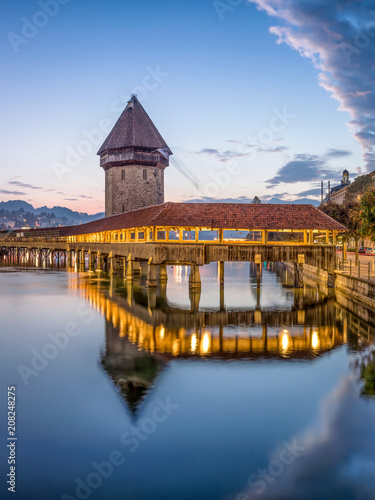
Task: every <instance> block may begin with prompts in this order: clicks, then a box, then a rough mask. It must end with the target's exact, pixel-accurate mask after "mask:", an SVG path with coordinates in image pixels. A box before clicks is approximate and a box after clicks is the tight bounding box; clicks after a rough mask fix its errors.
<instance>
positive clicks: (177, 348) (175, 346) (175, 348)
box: [172, 340, 180, 356]
mask: <svg viewBox="0 0 375 500" xmlns="http://www.w3.org/2000/svg"><path fill="white" fill-rule="evenodd" d="M179 352H180V341H179V340H174V341H173V344H172V354H173V355H174V356H177V354H179Z"/></svg>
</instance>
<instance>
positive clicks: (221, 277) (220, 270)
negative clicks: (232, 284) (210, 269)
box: [219, 261, 224, 286]
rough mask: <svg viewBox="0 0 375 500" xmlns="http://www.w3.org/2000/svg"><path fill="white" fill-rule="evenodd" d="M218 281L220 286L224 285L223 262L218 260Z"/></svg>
mask: <svg viewBox="0 0 375 500" xmlns="http://www.w3.org/2000/svg"><path fill="white" fill-rule="evenodd" d="M219 283H220V286H224V262H223V261H220V262H219Z"/></svg>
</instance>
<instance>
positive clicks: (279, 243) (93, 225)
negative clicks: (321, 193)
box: [2, 202, 345, 288]
mask: <svg viewBox="0 0 375 500" xmlns="http://www.w3.org/2000/svg"><path fill="white" fill-rule="evenodd" d="M344 230H345V228H344V227H343V226H342V225H341V224H339V223H338V222H336V221H335V220H333V219H331V218H330V217H328V216H327V215H325V214H324V213H322V212H321V211H320V210H318V209H317V208H315V207H314V206H312V205H294V204H290V205H272V204H245V203H243V204H242V203H238V204H234V203H171V202H169V203H164V204H161V205H154V206H150V207H146V208H141V209H137V210H132V211H130V212H126V213H123V214H120V215H114V216H111V217H106V218H104V219H100V220H97V221H93V222H89V223H87V224H82V225H78V226H71V227H65V228H56V229H55V230H48V233H46V232H45V230H44V231H43V230H38V229H36V230H28V231H17V232H13V233H12V234H8V235H6V237H4V238H3V241H2V246H3V247H4V246H5V247H6V248H8V249H9V250H11V251H12V252H17V253H19V252H25V251H29V252H39V253H40V252H43V251H44V252H45V251H49V252H53V251H55V252H64V253H66V254H67V255H68V260H70V259H71V258H73V253H74V257H75V259H76V263H78V265H79V266H80V267H82V266H83V267H84V266H85V262H86V255H87V254H88V268H89V270H90V271H93V270H96V271H99V272H100V271H101V270H102V269H103V259H105V260H106V262H108V266H109V270H110V271H111V272H115V270H116V267H119V270H120V272H123V273H124V276H125V278H126V279H128V280H132V277H133V275H134V273H137V272H139V270H140V264H139V263H140V261H147V262H148V281H147V283H148V286H155V285H156V277H157V273H156V266H161V268H160V273H159V277H160V278H161V279H166V272H165V266H166V265H174V264H178V265H189V266H191V274H190V286H191V288H199V287H200V273H199V266H202V265H204V264H208V263H210V262H220V267H221V269H222V272H221V275H222V281H223V280H224V274H223V269H224V262H225V261H231V262H233V261H235V262H255V263H257V264H259V265H260V264H261V263H262V262H287V263H292V264H294V265H295V266H296V275H297V277H298V276H299V274H300V271H301V266H302V265H303V264H307V265H310V266H314V267H316V268H318V269H320V270H323V271H325V272H326V273H327V274H328V275H329V276H333V272H334V269H335V257H336V251H335V245H336V238H337V234H338V232H340V231H344Z"/></svg>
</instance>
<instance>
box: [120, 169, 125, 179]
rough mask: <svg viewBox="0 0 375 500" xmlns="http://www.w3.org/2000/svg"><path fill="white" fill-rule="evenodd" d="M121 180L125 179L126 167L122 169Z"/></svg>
mask: <svg viewBox="0 0 375 500" xmlns="http://www.w3.org/2000/svg"><path fill="white" fill-rule="evenodd" d="M121 180H122V181H124V180H125V169H124V168H123V169H122V170H121Z"/></svg>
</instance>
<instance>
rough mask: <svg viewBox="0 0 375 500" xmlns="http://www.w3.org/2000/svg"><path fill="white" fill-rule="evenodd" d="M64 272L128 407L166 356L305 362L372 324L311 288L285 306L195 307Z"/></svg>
mask: <svg viewBox="0 0 375 500" xmlns="http://www.w3.org/2000/svg"><path fill="white" fill-rule="evenodd" d="M281 272H282V271H281ZM70 276H71V280H70V287H71V288H75V289H77V291H78V294H79V295H80V296H81V297H82V298H84V299H85V300H87V301H88V302H89V303H90V305H91V306H92V307H93V308H94V309H96V310H97V311H98V312H100V313H101V314H102V315H103V316H104V317H105V333H106V348H105V353H104V354H103V356H102V366H103V367H104V369H105V371H106V372H107V373H108V375H109V376H110V377H111V379H112V381H113V383H114V384H115V385H116V386H117V387H118V388H119V390H120V391H121V394H122V396H123V397H124V398H125V400H126V401H127V403H128V405H129V407H130V408H131V409H132V410H136V408H137V405H138V404H139V402H140V401H141V400H142V397H143V396H144V395H145V393H146V392H147V391H148V389H150V387H151V386H152V385H153V384H154V382H155V380H156V379H157V377H158V375H159V373H160V372H161V370H162V369H163V368H164V367H165V366H166V365H167V364H168V363H169V362H170V361H171V360H173V359H199V358H205V359H210V358H211V359H221V360H223V361H224V360H231V359H238V360H239V359H242V360H255V359H265V358H269V359H275V360H283V361H288V360H307V361H308V360H310V361H311V360H313V359H315V358H316V357H318V356H322V355H324V354H325V353H327V352H329V351H331V350H332V349H335V348H337V347H340V346H342V345H343V344H345V343H348V344H349V346H350V347H351V348H352V349H361V347H362V346H364V345H367V342H368V341H369V339H370V338H373V337H374V328H373V327H370V326H369V325H368V324H367V326H366V327H365V323H363V322H362V321H361V320H360V319H359V318H358V317H356V316H355V315H353V314H352V313H350V312H348V311H346V310H345V309H343V308H341V307H340V306H338V305H337V303H336V302H335V299H334V297H332V296H331V297H327V296H325V295H324V294H320V293H318V292H317V289H316V288H310V287H304V288H303V289H296V290H293V291H291V292H292V293H294V301H293V303H292V305H291V307H290V309H288V310H259V309H249V310H245V309H242V310H239V311H230V310H225V309H223V310H218V311H200V310H188V309H182V308H176V307H171V306H170V305H169V304H168V303H167V302H166V301H165V300H164V297H163V295H160V291H159V294H158V295H157V293H156V290H155V289H153V290H149V289H148V290H147V291H145V290H143V289H141V288H139V287H137V286H136V287H134V286H132V285H127V286H125V288H124V286H123V282H122V281H121V280H120V281H118V280H116V279H115V278H114V277H112V278H111V279H110V280H109V279H97V278H96V277H90V276H84V277H83V278H82V277H79V276H77V275H76V274H73V273H72V274H71V275H70ZM361 324H362V325H363V328H362V329H361V328H360V325H361Z"/></svg>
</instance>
